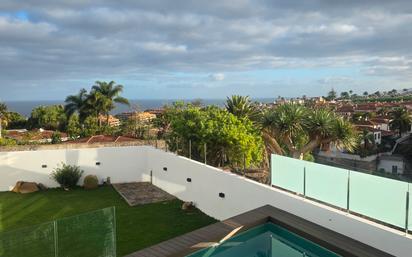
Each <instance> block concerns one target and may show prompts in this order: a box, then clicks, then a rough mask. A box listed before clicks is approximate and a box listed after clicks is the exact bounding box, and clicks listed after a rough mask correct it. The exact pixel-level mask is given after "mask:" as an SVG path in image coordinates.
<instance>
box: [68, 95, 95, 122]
mask: <svg viewBox="0 0 412 257" xmlns="http://www.w3.org/2000/svg"><path fill="white" fill-rule="evenodd" d="M87 98H88V94H87V90H86V89H84V88H83V89H81V90H80V91H79V93H78V94H77V95H69V96H68V97H66V100H65V103H66V105H65V106H64V111H65V113H66V115H67V117H68V118H70V117H71V116H72V115H73V114H74V113H76V112H77V113H78V114H79V119H80V121H84V119H85V118H86V117H87V114H88V112H90V110H89V108H88V107H89V106H87Z"/></svg>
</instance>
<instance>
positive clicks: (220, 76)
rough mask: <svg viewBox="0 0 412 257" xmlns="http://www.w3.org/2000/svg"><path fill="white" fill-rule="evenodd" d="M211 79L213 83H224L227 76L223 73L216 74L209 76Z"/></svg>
mask: <svg viewBox="0 0 412 257" xmlns="http://www.w3.org/2000/svg"><path fill="white" fill-rule="evenodd" d="M209 79H210V80H212V81H222V80H224V79H225V74H223V73H214V74H210V75H209Z"/></svg>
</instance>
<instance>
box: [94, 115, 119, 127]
mask: <svg viewBox="0 0 412 257" xmlns="http://www.w3.org/2000/svg"><path fill="white" fill-rule="evenodd" d="M99 122H100V123H101V124H108V125H109V126H110V127H118V126H120V120H119V119H118V118H116V117H114V116H113V115H109V119H107V116H106V115H100V116H99Z"/></svg>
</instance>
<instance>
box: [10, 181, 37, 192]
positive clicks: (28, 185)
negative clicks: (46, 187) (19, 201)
mask: <svg viewBox="0 0 412 257" xmlns="http://www.w3.org/2000/svg"><path fill="white" fill-rule="evenodd" d="M11 191H13V192H15V193H21V194H28V193H33V192H37V191H39V187H38V186H37V183H34V182H24V181H17V183H16V185H15V186H14V188H13V189H12V190H11Z"/></svg>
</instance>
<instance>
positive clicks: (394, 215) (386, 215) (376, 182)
mask: <svg viewBox="0 0 412 257" xmlns="http://www.w3.org/2000/svg"><path fill="white" fill-rule="evenodd" d="M407 191H408V183H406V182H402V181H397V180H393V179H388V178H383V177H378V176H371V175H368V174H364V173H360V172H356V171H352V172H350V192H349V194H350V195H349V198H350V200H349V208H350V210H351V211H354V212H357V213H360V214H363V215H366V216H369V217H371V218H374V219H378V220H381V221H384V222H386V223H389V224H392V225H395V226H398V227H402V228H403V227H405V215H406V213H405V208H406V192H407Z"/></svg>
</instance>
